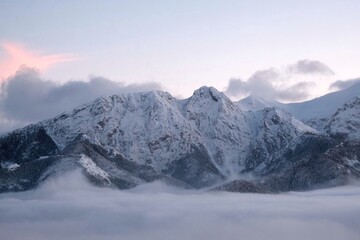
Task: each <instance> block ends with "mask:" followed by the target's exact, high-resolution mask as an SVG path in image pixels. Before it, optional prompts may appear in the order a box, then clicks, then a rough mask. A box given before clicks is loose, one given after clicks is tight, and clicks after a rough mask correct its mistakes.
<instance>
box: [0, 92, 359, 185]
mask: <svg viewBox="0 0 360 240" xmlns="http://www.w3.org/2000/svg"><path fill="white" fill-rule="evenodd" d="M358 105H359V103H358V102H357V101H356V102H355V103H354V104H353V105H351V108H352V109H354V111H358ZM348 109H349V107H348ZM334 114H335V113H334ZM358 116H359V115H356V114H355V116H354V121H353V122H355V123H357V122H358V120H357V117H358ZM342 124H343V125H344V124H345V125H346V124H347V121H346V120H345V122H344V123H342ZM356 126H357V125H356ZM345 127H346V126H345ZM333 135H334V134H333ZM335 135H336V134H335ZM348 136H350V135H349V134H348V135H346V136H343V137H342V138H341V139H340V138H337V137H334V136H332V135H330V134H326V133H324V132H319V131H317V130H315V129H313V128H311V127H310V126H308V125H306V124H305V123H303V122H301V121H300V120H298V119H296V118H295V117H294V116H292V115H291V114H290V113H288V112H286V110H284V109H281V108H279V107H275V106H272V107H268V106H265V108H262V109H254V110H251V109H247V110H244V109H242V108H241V106H239V105H238V104H237V103H234V102H232V101H231V100H230V99H229V98H228V97H227V96H225V95H224V94H223V93H221V92H219V91H218V90H216V89H215V88H213V87H201V88H200V89H198V90H195V91H194V94H193V95H192V96H191V97H189V98H187V99H181V100H178V99H176V98H174V97H173V96H171V94H169V93H167V92H163V91H148V92H141V93H130V94H118V95H111V96H105V97H101V98H98V99H96V100H95V101H93V102H91V103H89V104H84V105H82V106H79V107H77V108H75V109H74V110H72V111H68V112H66V113H63V114H60V115H58V116H56V117H54V118H52V119H48V120H44V121H41V122H39V123H37V124H32V125H29V126H27V127H25V128H22V129H18V130H15V131H14V132H12V133H9V134H7V135H4V136H1V137H0V163H2V165H1V166H5V165H6V166H10V165H11V164H16V165H18V166H17V167H16V168H15V169H13V170H9V169H7V168H6V167H1V169H0V179H6V181H4V182H5V183H6V184H2V186H1V188H0V189H2V190H1V191H13V190H18V191H20V190H26V189H30V188H32V187H36V186H37V185H38V184H40V183H41V182H42V181H43V180H45V179H46V178H48V177H51V176H52V175H57V174H61V172H65V171H70V170H72V169H75V168H81V169H83V172H84V174H85V175H86V176H87V177H88V179H89V180H90V181H91V182H93V183H95V184H96V185H99V186H108V187H117V188H120V189H123V188H131V187H134V186H137V185H139V184H142V183H144V182H149V181H154V180H156V179H163V180H164V181H168V182H169V183H176V185H182V186H187V187H193V188H207V187H211V186H214V185H219V184H220V185H221V184H222V183H226V182H229V181H230V180H231V179H234V180H235V181H236V182H235V184H238V185H239V186H238V187H234V184H227V185H224V187H219V188H218V189H223V190H224V189H225V190H226V188H234V189H239V188H241V186H244V188H245V189H249V187H251V186H254V189H265V190H266V192H271V191H288V190H299V189H307V188H310V187H312V186H315V185H316V184H325V183H327V182H330V181H334V182H337V184H340V183H344V182H346V181H345V179H346V178H347V177H349V176H357V174H358V172H357V168H358V160H357V159H360V155H358V154H359V153H358V152H357V151H356V150H354V147H353V145H354V144H355V145H356V144H358V142H357V140H358V139H357V136H356V137H355V138H354V137H352V138H350V137H348ZM347 142H349V144H348V145H346V144H345V145H344V146H345V147H343V149H342V150H341V151H345V150H346V152H348V154H347V155H349V156H351V157H352V158H353V159H350V160H349V159H348V158H347V159H340V160H339V159H333V158H332V156H327V155H326V153H327V152H328V151H331V150H332V149H336V147H337V146H338V145H339V144H341V143H343V144H344V143H347ZM19 143H20V144H19ZM350 143H351V144H353V145H351V144H350ZM309 144H310V145H309ZM313 145H314V146H318V147H316V148H314V147H311V146H313ZM350 145H351V146H352V147H348V146H350ZM72 146H78V147H77V148H74V147H72ZM305 146H307V147H305ZM69 149H71V151H70V150H69ZM334 151H335V150H334ZM337 151H340V150H337ZM321 159H323V160H321ZM319 161H323V162H324V163H323V165H327V166H328V168H323V165H322V164H319ZM349 161H350V162H351V163H352V164H349ZM9 164H10V165H9ZM38 165H39V166H41V167H36V166H38ZM12 166H15V165H12ZM27 169H31V170H27ZM33 169H36V171H35V173H34V174H33V175H32V174H31V171H34V170H33ZM54 169H55V170H54ZM56 169H57V170H56ZM295 169H298V171H303V172H304V171H305V172H304V174H303V175H299V176H298V175H297V174H296V172H294V171H295ZM345 170H348V171H345ZM29 171H30V172H29ZM289 172H293V173H294V174H293V175H294V176H296V179H294V176H293V175H289ZM307 172H313V174H310V175H309V174H307ZM249 175H253V176H254V178H253V179H255V180H250V182H249V184H247V183H245V182H244V181H237V179H244V177H245V176H249ZM141 176H145V178H144V177H141ZM146 176H148V177H146ZM317 176H321V177H317ZM291 182H292V183H291ZM25 183H26V184H25ZM290 183H291V184H290ZM259 184H260V185H259ZM289 184H290V185H289ZM229 186H230V187H229ZM229 190H230V189H229ZM265 190H264V191H265ZM249 191H250V190H249Z"/></svg>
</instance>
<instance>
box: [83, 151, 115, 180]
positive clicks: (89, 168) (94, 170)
mask: <svg viewBox="0 0 360 240" xmlns="http://www.w3.org/2000/svg"><path fill="white" fill-rule="evenodd" d="M79 163H80V165H81V166H82V167H83V168H85V170H86V172H87V173H88V174H90V175H93V176H95V177H100V178H102V179H105V180H107V181H108V182H110V180H109V174H107V173H106V172H105V171H104V170H102V169H101V168H99V167H98V166H97V165H96V163H94V161H93V160H91V158H89V157H87V156H85V155H84V154H81V158H80V160H79Z"/></svg>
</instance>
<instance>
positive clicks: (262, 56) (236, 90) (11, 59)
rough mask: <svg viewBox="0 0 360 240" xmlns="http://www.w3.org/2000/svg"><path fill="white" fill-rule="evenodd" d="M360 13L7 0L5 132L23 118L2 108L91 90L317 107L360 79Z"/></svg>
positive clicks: (308, 7) (310, 7)
mask: <svg viewBox="0 0 360 240" xmlns="http://www.w3.org/2000/svg"><path fill="white" fill-rule="evenodd" d="M359 11H360V2H359V1H358V0H326V1H325V0H317V1H310V0H304V1H292V0H273V1H267V0H251V1H250V0H243V1H233V0H227V1H220V0H218V1H215V0H195V1H190V0H189V1H188V0H184V1H175V0H166V1H165V0H157V1H153V0H146V1H145V0H135V1H121V0H119V1H95V0H75V1H74V0H71V1H70V0H63V1H55V0H47V1H44V0H38V1H30V0H23V1H20V0H3V1H0V82H1V89H0V95H1V96H2V99H0V105H2V106H0V123H2V124H3V125H4V124H7V125H11V126H16V125H17V124H18V123H19V122H23V121H24V120H23V119H20V118H16V117H14V116H11V115H9V114H8V113H7V112H6V111H4V110H1V108H2V109H4V108H5V109H6V108H7V109H8V108H15V106H17V105H16V104H17V103H18V102H19V101H21V99H18V98H19V96H22V94H25V95H27V96H28V95H31V96H33V97H34V96H35V98H36V101H35V102H34V103H33V102H31V101H28V103H29V104H28V105H30V104H36V102H39V101H44V99H47V100H48V99H50V98H51V97H52V95H51V94H53V93H54V92H59V91H60V92H61V91H62V92H63V93H64V94H63V98H61V100H62V101H64V98H68V99H71V98H72V97H71V96H74V94H76V93H77V89H78V88H74V89H73V88H72V86H76V87H78V86H79V83H80V82H85V83H89V85H90V86H88V85H86V84H85V85H86V87H87V89H89V90H88V91H89V93H90V94H89V97H88V98H86V99H85V98H81V97H80V99H81V101H75V100H74V103H76V104H80V103H83V102H84V101H90V100H92V99H90V97H97V96H98V95H100V94H112V93H118V92H128V91H130V90H129V89H131V91H136V90H137V87H139V90H141V91H143V90H153V89H161V90H165V91H169V92H170V93H171V94H172V95H174V96H176V97H180V98H185V97H189V96H190V95H191V94H192V92H193V91H194V90H195V89H197V88H199V87H201V86H203V85H207V86H213V87H215V88H217V89H218V90H220V91H224V92H225V93H226V94H227V95H228V96H229V97H231V98H232V99H233V100H238V99H241V98H243V97H246V96H247V95H249V94H253V95H260V96H263V97H265V98H271V99H274V100H278V101H282V102H297V101H303V100H306V99H311V98H314V97H317V96H320V95H323V94H325V93H327V92H329V91H333V90H336V88H330V86H334V85H331V84H333V83H334V82H335V81H344V82H345V84H344V85H346V84H348V82H347V81H348V80H351V81H354V80H356V79H357V78H359V77H360V66H359V65H360V54H358V53H360V31H359V26H360V14H359ZM29 75H30V76H29ZM35 75H36V77H35ZM21 77H22V78H21ZM20 78H21V79H20ZM14 79H15V80H16V79H17V82H16V81H15V80H14ZM29 79H30V80H29ZM93 79H105V80H106V81H107V83H108V84H110V85H111V84H115V85H117V86H116V87H115V88H114V89H115V90H116V91H115V90H113V91H109V89H112V88H109V85H106V84H105V87H100V91H99V90H98V89H97V88H98V85H97V87H96V89H94V84H93V85H91V82H92V80H93ZM12 81H15V82H16V84H15V83H14V84H12ZM12 85H16V86H17V88H15V87H14V86H12ZM50 85H51V86H50ZM85 85H84V86H85ZM100 85H101V84H100ZM115 85H114V86H115ZM21 86H23V87H21ZM25 86H26V87H25ZM91 86H93V87H91ZM129 86H130V87H129ZM86 87H85V88H86ZM124 87H125V88H126V89H123V88H124ZM104 88H105V89H107V90H104ZM39 89H40V90H39ZM49 89H51V90H49ZM59 89H60V90H59ZM64 89H67V90H69V91H68V92H66V93H65V91H64ZM29 91H33V92H29ZM93 92H96V94H93ZM11 94H14V95H16V96H18V98H16V97H12V96H11ZM84 94H85V93H84ZM43 95H46V96H43ZM7 96H9V97H8V98H7ZM56 96H57V97H59V95H56ZM9 99H13V100H11V101H15V102H9V101H10V100H9ZM25 99H26V98H25ZM4 105H6V106H5V107H4ZM27 107H28V106H27ZM19 111H20V108H19ZM45 115H46V114H40V115H39V117H38V118H37V119H36V120H38V119H41V117H43V116H45ZM26 121H27V122H31V121H33V119H31V118H29V119H26Z"/></svg>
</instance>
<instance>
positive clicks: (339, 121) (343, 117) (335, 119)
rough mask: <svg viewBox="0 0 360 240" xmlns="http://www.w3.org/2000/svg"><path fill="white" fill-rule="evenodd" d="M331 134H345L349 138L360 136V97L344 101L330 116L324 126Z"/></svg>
mask: <svg viewBox="0 0 360 240" xmlns="http://www.w3.org/2000/svg"><path fill="white" fill-rule="evenodd" d="M325 128H326V130H327V131H328V132H329V133H330V134H332V135H337V134H340V135H345V136H347V137H348V138H351V139H359V138H360V97H355V98H353V99H352V100H351V101H349V102H347V103H345V104H344V105H343V106H342V107H341V108H339V109H338V110H337V111H336V113H335V114H334V115H333V116H332V117H331V118H330V120H329V122H328V124H327V125H326V126H325Z"/></svg>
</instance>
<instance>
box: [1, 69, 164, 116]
mask: <svg viewBox="0 0 360 240" xmlns="http://www.w3.org/2000/svg"><path fill="white" fill-rule="evenodd" d="M156 89H161V86H160V85H159V84H158V83H155V82H149V83H144V84H128V85H126V84H125V83H121V82H120V83H119V82H114V81H111V80H109V79H106V78H103V77H91V78H90V79H89V81H88V82H83V81H69V82H67V83H65V84H62V85H58V84H56V83H54V82H52V81H48V80H44V79H42V78H41V77H40V75H39V73H38V72H37V71H36V70H34V69H29V68H24V67H23V68H22V69H20V70H19V71H18V72H17V73H16V74H15V75H14V76H12V77H10V78H9V79H8V80H7V81H6V82H5V83H4V84H3V86H2V91H1V92H2V94H1V100H0V104H1V105H0V116H1V115H2V116H3V117H5V118H7V119H8V120H9V121H22V122H23V123H28V122H34V121H38V120H42V119H45V118H49V117H52V116H54V115H56V114H59V113H61V112H63V111H66V110H70V109H72V108H74V107H77V106H78V105H81V104H84V103H87V102H90V101H92V100H94V99H95V98H97V97H100V96H104V95H111V94H116V93H128V92H136V91H148V90H156Z"/></svg>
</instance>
